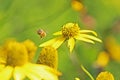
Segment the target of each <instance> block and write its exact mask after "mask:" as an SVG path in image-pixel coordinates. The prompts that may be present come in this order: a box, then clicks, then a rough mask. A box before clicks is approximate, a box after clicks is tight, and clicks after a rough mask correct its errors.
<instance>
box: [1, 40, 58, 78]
mask: <svg viewBox="0 0 120 80" xmlns="http://www.w3.org/2000/svg"><path fill="white" fill-rule="evenodd" d="M28 42H30V44H31V41H29V40H28ZM28 42H26V41H25V42H23V43H19V42H16V41H14V40H13V41H8V42H6V43H5V44H4V45H3V46H2V47H0V79H2V80H10V79H11V78H13V79H14V80H24V79H25V78H29V79H30V80H58V75H60V73H59V72H58V71H56V70H54V69H53V68H50V67H48V66H45V65H42V64H41V65H40V64H33V63H31V62H30V59H32V57H33V55H30V54H33V52H35V45H33V44H32V45H31V46H30V45H29V44H27V43H28ZM26 44H27V45H26ZM28 45H29V46H30V47H32V46H33V48H31V49H33V50H30V48H28V47H27V46H28ZM28 50H29V51H30V52H29V51H28ZM30 56H32V57H30Z"/></svg>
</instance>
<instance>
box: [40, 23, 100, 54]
mask: <svg viewBox="0 0 120 80" xmlns="http://www.w3.org/2000/svg"><path fill="white" fill-rule="evenodd" d="M87 33H92V34H93V35H94V36H93V35H88V34H87ZM53 35H60V37H57V38H54V39H51V40H49V41H47V42H44V43H42V44H40V45H39V47H44V46H50V45H51V46H53V47H54V48H55V49H57V48H58V47H59V46H60V45H61V44H62V43H63V42H64V41H65V40H68V47H69V48H70V52H72V50H73V48H74V46H75V39H77V40H81V41H84V42H88V43H93V44H94V41H98V42H102V41H101V40H100V39H98V38H96V36H97V33H96V32H94V31H91V30H80V28H79V26H78V24H76V23H67V24H65V25H63V27H62V30H61V31H58V32H56V33H54V34H53ZM93 40H94V41H93Z"/></svg>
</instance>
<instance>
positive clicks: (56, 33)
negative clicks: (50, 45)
mask: <svg viewBox="0 0 120 80" xmlns="http://www.w3.org/2000/svg"><path fill="white" fill-rule="evenodd" d="M53 35H62V31H58V32H55V33H53Z"/></svg>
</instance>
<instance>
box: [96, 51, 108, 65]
mask: <svg viewBox="0 0 120 80" xmlns="http://www.w3.org/2000/svg"><path fill="white" fill-rule="evenodd" d="M108 62H109V54H108V53H107V52H105V51H102V52H100V53H99V55H98V57H97V60H96V62H95V66H97V67H105V66H106V65H107V64H108Z"/></svg>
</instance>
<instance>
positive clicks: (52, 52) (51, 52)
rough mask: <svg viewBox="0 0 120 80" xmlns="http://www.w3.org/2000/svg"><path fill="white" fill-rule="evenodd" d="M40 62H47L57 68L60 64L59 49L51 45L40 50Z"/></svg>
mask: <svg viewBox="0 0 120 80" xmlns="http://www.w3.org/2000/svg"><path fill="white" fill-rule="evenodd" d="M37 63H38V64H45V65H48V66H50V67H52V68H55V69H57V65H58V53H57V50H56V49H54V48H53V47H51V46H46V47H44V48H43V49H42V51H41V52H40V56H39V59H38V61H37Z"/></svg>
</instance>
